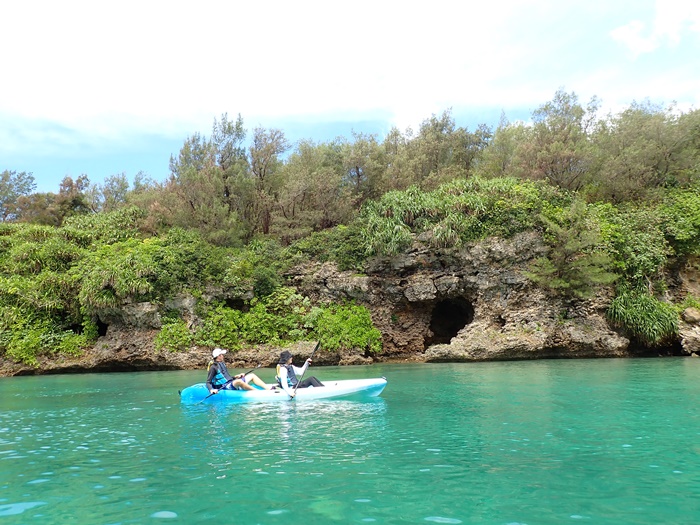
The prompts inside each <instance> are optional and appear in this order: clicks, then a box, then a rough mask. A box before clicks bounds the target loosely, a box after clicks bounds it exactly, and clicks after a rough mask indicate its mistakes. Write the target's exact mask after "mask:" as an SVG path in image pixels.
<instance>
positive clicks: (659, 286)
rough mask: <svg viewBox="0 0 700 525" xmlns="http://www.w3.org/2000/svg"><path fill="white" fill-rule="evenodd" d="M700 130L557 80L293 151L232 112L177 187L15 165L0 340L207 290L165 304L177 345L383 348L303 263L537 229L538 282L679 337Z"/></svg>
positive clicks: (699, 244)
mask: <svg viewBox="0 0 700 525" xmlns="http://www.w3.org/2000/svg"><path fill="white" fill-rule="evenodd" d="M699 130H700V110H693V111H689V112H681V111H678V110H677V108H674V107H669V108H665V109H664V108H661V107H658V106H654V105H652V104H649V103H644V104H637V103H635V104H632V105H631V106H630V107H629V108H627V109H625V110H623V111H621V112H620V113H618V114H610V115H605V116H599V115H598V103H597V101H596V100H595V99H593V100H592V101H591V102H590V103H588V104H587V105H586V106H585V107H584V106H583V105H581V104H580V103H579V101H578V99H577V97H576V95H575V94H573V93H566V92H564V91H558V92H557V93H555V95H554V97H553V99H552V100H551V101H549V102H546V103H545V104H543V105H542V106H541V107H539V108H537V109H536V110H535V111H534V112H533V114H532V122H531V123H528V124H525V123H521V122H517V123H510V122H508V120H507V119H506V118H505V117H504V118H502V119H501V122H500V123H499V125H498V126H497V127H496V129H490V128H489V127H488V126H484V125H482V126H478V127H477V129H475V130H473V131H470V130H468V129H466V128H462V127H459V126H457V125H456V123H455V121H454V119H453V118H452V115H451V112H450V111H445V112H444V113H443V114H441V115H433V116H431V117H430V118H428V119H426V120H425V121H424V122H423V123H422V124H421V125H420V127H419V129H418V130H417V131H415V132H414V131H412V130H406V132H405V133H404V132H401V131H400V130H398V129H392V130H391V131H390V132H389V133H387V135H386V136H385V137H384V138H383V139H381V140H380V139H379V138H378V137H375V136H368V135H364V134H353V136H352V137H351V138H350V139H345V138H338V139H335V140H333V141H330V142H327V143H318V144H317V143H312V142H309V141H302V142H300V143H298V144H296V145H293V146H292V145H291V144H289V142H288V141H287V140H286V138H285V136H284V133H283V132H282V131H281V130H276V129H262V128H256V129H254V130H252V133H250V135H249V133H248V131H247V130H246V129H245V127H244V124H243V120H242V118H241V117H240V115H239V116H238V117H237V118H236V119H235V120H232V119H229V118H228V116H227V115H225V114H224V115H222V116H221V118H220V119H217V120H215V121H214V124H213V127H212V132H211V135H210V136H209V137H207V136H204V135H201V134H199V133H195V134H194V135H192V136H191V137H188V138H187V140H186V141H185V142H184V144H183V146H182V148H181V150H180V152H179V154H178V155H177V156H173V157H172V158H171V159H170V172H171V173H170V177H169V178H168V179H167V180H166V181H163V182H155V181H152V180H150V179H149V178H148V177H147V176H145V175H144V174H143V173H139V174H137V176H136V177H135V178H134V180H133V183H132V184H129V181H127V179H126V177H125V176H124V174H115V175H112V176H110V177H108V178H107V179H105V181H104V182H103V183H102V184H99V185H92V184H90V181H89V180H88V178H87V176H81V177H79V178H78V179H76V180H73V179H71V178H70V177H66V178H65V179H64V180H63V181H62V182H61V184H60V186H59V191H58V192H57V193H34V189H35V187H36V185H35V184H34V179H33V176H32V174H31V173H26V172H17V171H12V170H9V169H6V170H5V171H3V172H2V173H0V353H5V354H6V355H7V356H9V357H11V358H13V359H17V360H21V361H24V362H27V363H35V362H36V357H37V356H38V355H40V354H42V353H45V354H51V353H76V352H79V351H80V348H83V347H85V346H86V345H89V344H91V343H92V342H93V341H94V340H95V338H96V336H97V334H98V324H99V323H98V321H99V313H100V312H101V311H103V310H104V309H108V308H119V307H120V306H122V305H123V304H125V303H128V302H137V301H151V302H153V303H155V304H157V305H159V306H161V310H163V309H164V306H163V305H164V304H165V302H166V301H167V300H168V299H170V298H173V297H174V296H177V295H178V294H182V293H187V294H189V295H192V296H194V297H198V298H203V297H205V296H207V297H212V296H214V297H217V296H220V297H225V298H226V299H227V301H228V303H226V304H224V303H217V302H216V300H214V302H213V303H211V302H208V301H200V304H199V305H198V308H199V311H198V312H197V315H198V317H200V318H201V320H202V323H201V325H196V326H192V325H191V324H190V323H189V321H188V320H186V319H182V318H180V317H179V316H178V315H172V313H171V312H165V311H162V312H161V314H162V315H163V316H164V325H163V329H162V331H161V333H160V335H159V336H158V339H157V345H158V346H159V347H160V348H167V349H169V350H173V351H177V350H180V349H183V348H188V347H190V346H191V345H209V346H210V345H214V344H218V345H221V346H226V347H228V348H232V349H235V348H240V347H243V346H245V345H251V344H260V343H271V344H279V345H284V344H287V343H290V342H294V341H299V340H302V339H318V338H321V339H323V341H324V343H325V346H326V347H327V348H337V347H342V346H345V347H354V348H363V349H365V350H366V351H370V352H376V351H379V340H380V338H379V336H378V334H377V333H376V331H375V329H374V328H373V326H372V324H371V321H370V319H369V315H368V313H367V312H366V311H365V310H364V309H362V308H361V307H359V306H356V305H352V304H347V305H324V304H310V303H309V300H308V298H304V297H301V296H299V295H298V294H297V293H296V292H295V291H294V290H292V289H289V288H287V287H285V284H286V282H285V278H284V275H285V272H286V271H287V270H288V269H289V268H290V267H291V266H292V265H295V264H298V263H304V262H308V261H317V262H334V263H336V264H337V265H338V267H339V268H340V269H342V270H353V271H355V272H358V273H362V272H363V271H364V269H365V263H366V261H367V259H368V258H369V257H372V256H390V255H394V254H398V253H400V252H401V251H403V250H405V249H407V248H409V247H410V246H411V244H412V243H414V242H416V241H417V240H419V241H420V242H422V243H425V244H427V245H428V246H431V247H433V248H434V249H437V250H442V249H453V248H457V249H459V248H462V247H467V246H468V245H469V244H470V243H473V242H477V241H479V240H482V239H485V238H487V237H493V236H498V237H503V238H508V237H511V236H513V235H516V234H519V233H522V232H527V231H532V232H537V233H538V234H539V235H541V237H542V240H543V241H544V242H545V244H546V245H547V247H548V251H547V252H546V253H545V254H544V255H543V256H542V257H541V258H539V259H537V260H535V261H533V262H532V264H531V265H530V267H529V268H528V270H527V275H528V277H529V278H530V279H532V281H533V282H535V283H537V284H538V285H540V286H542V287H544V288H547V289H549V290H550V291H551V292H552V293H555V294H560V295H561V296H563V297H565V298H567V299H569V300H572V301H573V300H577V299H579V298H583V297H588V296H590V295H591V294H593V293H594V292H595V290H596V289H597V288H598V287H600V286H606V285H610V284H612V283H615V286H616V290H617V291H616V294H617V295H616V298H615V300H614V301H613V303H612V305H611V307H610V311H609V315H610V319H611V321H612V322H614V323H616V324H617V325H619V326H620V327H622V328H624V329H626V330H627V331H629V333H631V334H632V335H634V336H635V337H637V338H638V339H639V341H641V342H643V343H644V344H648V345H655V344H662V343H663V342H664V341H666V340H668V338H669V337H672V336H673V334H674V333H675V332H676V331H677V329H678V328H677V326H678V324H677V321H678V318H677V315H678V309H679V308H680V306H679V305H670V304H668V303H666V302H664V301H662V300H661V299H660V298H661V297H662V294H663V292H664V291H665V289H666V282H665V270H667V268H668V265H669V264H670V263H671V262H672V261H674V260H675V259H677V258H684V257H693V256H698V255H700V131H699ZM686 302H687V300H686ZM233 304H235V305H236V307H235V308H234V307H232V306H231V305H233ZM227 305H228V306H227ZM674 316H675V317H674ZM674 319H675V322H674Z"/></svg>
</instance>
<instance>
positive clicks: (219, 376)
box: [207, 361, 228, 389]
mask: <svg viewBox="0 0 700 525" xmlns="http://www.w3.org/2000/svg"><path fill="white" fill-rule="evenodd" d="M212 366H216V375H215V376H214V377H213V378H212V380H211V386H213V387H214V388H216V389H219V388H221V387H222V386H224V385H225V384H226V383H227V382H228V379H226V376H225V375H224V374H223V373H222V372H221V367H220V366H218V364H216V363H215V362H214V361H209V364H208V365H207V372H208V371H209V369H210V368H211V367H212ZM225 366H226V365H224V367H225Z"/></svg>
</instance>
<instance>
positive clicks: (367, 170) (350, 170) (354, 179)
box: [340, 132, 386, 205]
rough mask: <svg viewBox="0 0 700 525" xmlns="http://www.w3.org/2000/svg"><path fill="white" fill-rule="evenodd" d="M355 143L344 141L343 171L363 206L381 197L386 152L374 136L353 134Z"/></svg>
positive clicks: (342, 147) (341, 147)
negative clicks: (368, 200)
mask: <svg viewBox="0 0 700 525" xmlns="http://www.w3.org/2000/svg"><path fill="white" fill-rule="evenodd" d="M352 137H353V141H352V142H348V141H342V142H341V143H340V150H341V153H342V158H343V160H342V162H343V170H344V172H345V180H346V181H347V183H348V185H349V186H350V187H351V188H352V192H353V194H354V195H355V196H356V197H357V204H356V205H361V204H362V203H363V202H364V201H366V200H367V199H375V198H377V197H379V196H380V195H381V192H380V189H379V188H380V184H381V177H382V175H383V173H384V170H385V168H386V166H385V164H386V161H385V159H384V157H385V155H384V151H383V149H382V147H381V146H380V145H379V143H378V142H377V139H376V137H375V136H374V135H367V134H364V133H356V132H353V133H352Z"/></svg>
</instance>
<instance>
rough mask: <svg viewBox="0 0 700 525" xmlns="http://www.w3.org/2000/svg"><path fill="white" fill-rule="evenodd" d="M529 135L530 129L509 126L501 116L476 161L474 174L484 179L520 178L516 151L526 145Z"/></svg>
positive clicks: (522, 126)
mask: <svg viewBox="0 0 700 525" xmlns="http://www.w3.org/2000/svg"><path fill="white" fill-rule="evenodd" d="M530 133H531V129H530V128H528V127H526V126H525V125H524V124H522V123H516V124H511V123H510V122H509V121H508V119H507V118H506V116H505V114H501V120H500V121H499V123H498V127H497V128H496V131H495V132H494V133H493V137H492V139H491V140H490V141H489V142H488V144H487V145H486V146H485V147H484V149H483V151H482V152H481V155H479V157H478V158H477V159H476V166H475V168H474V172H475V174H477V175H480V176H483V177H486V178H494V177H509V176H514V177H518V176H520V175H521V169H520V168H521V166H519V164H518V162H517V158H518V151H519V149H520V148H521V147H522V145H523V144H525V143H527V141H528V140H529V135H530Z"/></svg>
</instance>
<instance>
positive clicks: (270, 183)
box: [249, 127, 289, 234]
mask: <svg viewBox="0 0 700 525" xmlns="http://www.w3.org/2000/svg"><path fill="white" fill-rule="evenodd" d="M288 149H289V142H288V141H287V139H286V138H285V137H284V133H282V131H280V130H278V129H270V130H267V129H264V128H261V127H258V128H255V130H254V131H253V143H252V144H251V145H250V148H249V152H250V171H251V175H252V177H253V180H254V183H255V201H254V202H253V216H254V218H255V220H254V228H255V230H256V231H260V232H261V233H263V234H268V233H270V225H271V220H272V209H273V208H274V206H275V204H276V194H277V191H278V190H279V188H280V185H281V181H280V179H279V178H278V177H276V175H277V171H278V169H279V167H280V165H281V164H282V163H281V161H280V159H279V157H280V155H282V154H283V153H284V152H285V151H287V150H288Z"/></svg>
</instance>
